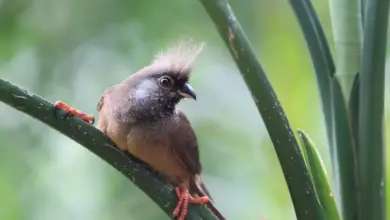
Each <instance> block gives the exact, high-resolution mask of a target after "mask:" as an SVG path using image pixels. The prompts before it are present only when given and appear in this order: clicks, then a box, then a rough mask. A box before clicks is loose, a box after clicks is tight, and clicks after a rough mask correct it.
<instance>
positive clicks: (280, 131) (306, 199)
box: [200, 0, 321, 220]
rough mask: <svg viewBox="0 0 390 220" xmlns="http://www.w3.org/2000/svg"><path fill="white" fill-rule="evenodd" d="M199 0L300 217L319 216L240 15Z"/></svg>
mask: <svg viewBox="0 0 390 220" xmlns="http://www.w3.org/2000/svg"><path fill="white" fill-rule="evenodd" d="M200 1H201V3H202V4H203V6H204V8H205V9H206V11H207V13H208V14H209V16H210V17H211V19H212V20H213V22H214V24H215V25H216V27H217V29H218V32H219V34H220V36H221V37H222V39H223V40H224V41H225V43H226V44H227V46H228V48H229V51H230V53H231V55H232V57H233V59H234V61H235V62H236V64H237V66H238V68H239V70H240V72H241V75H242V77H243V78H244V81H245V82H246V84H247V86H248V87H249V89H250V91H251V93H252V97H253V99H254V101H255V103H256V106H257V109H258V110H259V112H260V114H261V116H262V118H263V121H264V123H265V126H266V128H267V130H268V133H269V135H270V137H271V140H272V142H273V145H274V148H275V151H276V154H277V156H278V158H279V162H280V164H281V166H282V170H283V173H284V176H285V179H286V182H287V185H288V188H289V191H290V195H291V198H292V201H293V205H294V208H295V213H296V215H297V218H298V219H300V220H302V219H311V220H312V219H319V218H320V215H321V213H320V212H319V210H318V209H317V208H316V199H317V197H316V195H315V192H314V190H313V185H312V182H311V180H310V177H309V175H308V169H307V167H306V164H305V162H304V159H303V156H302V154H301V151H300V147H299V145H298V142H297V140H296V138H295V136H294V133H293V131H292V130H291V128H290V125H289V122H288V120H287V118H286V116H285V113H284V111H283V109H282V107H281V106H280V103H279V101H278V99H277V96H276V94H275V92H274V90H273V88H272V86H271V84H270V82H269V81H268V78H267V76H266V74H265V72H264V70H263V68H262V67H261V65H260V64H259V62H258V61H257V60H256V56H255V54H254V52H253V50H252V48H251V46H250V43H249V41H248V39H247V37H246V36H245V34H244V32H243V31H242V29H241V26H240V24H239V22H238V21H237V18H236V17H235V15H234V13H233V11H232V10H231V8H230V6H229V4H228V3H227V1H225V0H200Z"/></svg>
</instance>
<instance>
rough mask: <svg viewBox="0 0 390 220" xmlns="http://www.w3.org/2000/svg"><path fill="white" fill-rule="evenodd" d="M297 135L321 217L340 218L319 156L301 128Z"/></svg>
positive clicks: (334, 219)
mask: <svg viewBox="0 0 390 220" xmlns="http://www.w3.org/2000/svg"><path fill="white" fill-rule="evenodd" d="M298 135H299V137H300V139H301V143H302V146H303V149H304V151H305V155H306V161H307V164H308V166H309V170H310V176H311V178H312V181H313V183H314V188H315V190H316V192H317V196H318V206H319V209H321V211H322V213H323V216H322V217H323V219H332V220H340V219H341V218H340V214H339V212H338V210H337V205H336V200H335V198H334V194H333V192H332V189H331V187H330V184H329V181H328V178H327V173H326V169H325V165H324V163H323V161H322V159H321V156H320V154H319V152H318V151H317V149H316V148H315V146H314V144H313V142H312V140H311V139H310V138H309V136H308V135H307V134H305V133H304V132H303V131H302V130H298Z"/></svg>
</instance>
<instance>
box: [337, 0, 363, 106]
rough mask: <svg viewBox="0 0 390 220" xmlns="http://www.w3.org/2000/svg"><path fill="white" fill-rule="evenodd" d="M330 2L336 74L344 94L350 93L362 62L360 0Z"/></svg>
mask: <svg viewBox="0 0 390 220" xmlns="http://www.w3.org/2000/svg"><path fill="white" fill-rule="evenodd" d="M329 3H330V14H331V21H332V30H333V39H334V44H335V49H336V67H337V72H336V75H337V77H338V79H339V81H340V84H341V88H342V89H343V94H347V95H349V94H350V91H351V87H352V83H353V80H354V78H355V75H356V73H358V72H359V70H360V64H361V55H362V51H361V48H362V42H363V38H362V37H363V33H362V18H361V13H360V12H361V11H360V10H361V8H360V0H330V1H329ZM346 99H349V97H346Z"/></svg>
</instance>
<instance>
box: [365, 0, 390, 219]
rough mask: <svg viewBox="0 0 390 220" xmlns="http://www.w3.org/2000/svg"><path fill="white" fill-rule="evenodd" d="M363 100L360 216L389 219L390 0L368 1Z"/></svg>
mask: <svg viewBox="0 0 390 220" xmlns="http://www.w3.org/2000/svg"><path fill="white" fill-rule="evenodd" d="M366 3H367V6H366V7H367V11H366V17H365V21H364V42H363V59H362V67H361V75H360V79H361V80H360V100H359V144H358V147H359V151H360V152H359V162H360V163H359V166H360V168H359V172H360V173H359V174H360V179H361V201H362V202H361V207H359V212H360V216H359V217H360V219H362V220H366V219H375V220H384V219H386V206H385V203H386V200H385V185H386V184H385V175H386V173H385V159H384V157H385V144H384V130H383V124H384V119H383V117H384V93H385V90H384V82H385V61H386V47H387V27H388V15H389V0H371V1H366Z"/></svg>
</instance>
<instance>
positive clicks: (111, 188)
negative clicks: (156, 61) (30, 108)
mask: <svg viewBox="0 0 390 220" xmlns="http://www.w3.org/2000/svg"><path fill="white" fill-rule="evenodd" d="M230 3H231V6H232V9H233V10H234V12H235V13H236V15H237V18H238V19H239V21H240V23H241V25H242V27H243V29H244V30H245V31H246V33H247V36H248V38H249V39H250V40H251V42H252V45H253V47H254V49H255V52H256V54H257V56H258V58H259V60H260V61H261V63H262V64H263V66H264V68H265V70H266V72H267V74H268V76H269V79H270V81H271V82H272V85H273V86H274V88H275V90H276V92H277V94H278V97H279V99H280V101H281V103H282V105H283V107H284V109H285V111H286V113H287V116H288V118H289V121H290V123H291V125H292V127H293V128H294V129H297V128H300V129H303V130H305V131H306V132H307V133H308V134H309V135H311V137H312V139H313V141H314V142H315V144H316V146H317V147H318V148H319V150H320V153H321V155H322V157H323V159H324V162H325V164H326V166H327V169H328V173H329V176H330V177H331V175H330V172H331V169H330V160H329V153H328V149H327V146H328V144H327V139H326V137H325V129H324V123H323V118H322V113H321V108H320V102H319V99H318V97H319V96H318V90H317V87H316V82H315V77H314V72H313V69H312V65H311V62H310V58H309V55H308V51H307V48H306V45H305V42H304V39H303V36H302V34H301V31H300V28H299V25H298V23H297V20H296V18H295V16H294V14H293V12H292V10H291V8H290V5H289V3H288V1H285V0H272V1H270V0H230ZM313 4H314V6H315V8H316V10H317V13H318V14H319V17H320V20H321V22H322V24H323V26H324V29H325V32H326V35H327V37H328V40H329V42H330V44H331V47H332V51H334V50H333V38H332V30H331V25H330V18H329V7H328V4H329V3H328V2H327V1H320V0H314V1H313ZM183 37H191V38H193V39H195V40H198V41H205V42H206V44H207V46H206V48H205V50H204V52H203V53H202V54H201V55H200V56H199V59H198V60H197V63H196V66H195V69H194V72H193V74H192V85H193V87H194V88H195V89H196V91H197V94H198V97H199V98H198V100H197V101H196V102H194V101H184V102H182V103H180V107H181V109H183V110H184V111H185V112H186V114H187V115H188V117H189V118H190V120H191V122H192V123H193V125H194V127H195V131H196V133H197V136H198V139H199V144H200V154H201V161H202V163H203V166H204V173H203V178H204V180H205V183H206V185H207V186H208V188H209V190H210V192H211V194H212V195H213V197H214V199H215V201H216V204H217V207H218V208H219V209H220V210H221V211H222V212H223V213H224V214H225V215H226V217H228V218H229V219H248V220H249V219H269V220H274V219H275V220H279V219H283V220H285V219H296V218H295V215H294V210H293V206H292V203H291V200H290V196H289V193H288V190H287V186H286V184H285V181H284V177H283V174H282V172H281V168H280V165H279V163H278V159H277V157H276V154H275V151H274V149H273V146H272V144H271V142H270V139H269V136H268V134H267V131H266V130H265V127H264V125H263V122H262V119H261V117H260V115H259V114H258V112H257V110H256V108H255V105H254V102H253V101H252V99H251V96H250V93H249V92H248V89H247V87H246V86H245V84H244V82H243V80H242V79H241V76H240V74H239V71H238V69H237V67H236V66H235V64H234V62H233V60H232V58H231V56H230V54H229V53H228V50H227V49H226V46H225V44H224V43H223V42H222V40H221V38H220V36H219V35H218V33H217V31H216V29H215V27H214V24H213V23H212V22H211V20H210V19H209V17H208V15H207V14H206V12H205V10H204V9H203V7H202V5H201V4H200V3H199V2H198V1H197V0H192V1H190V0H187V1H181V0H164V1H161V0H143V1H141V0H138V1H137V0H54V1H53V0H0V77H1V78H4V79H7V80H10V81H12V82H13V83H16V84H18V85H20V86H22V87H24V88H26V89H28V90H30V91H31V92H34V93H36V94H39V95H40V96H42V97H44V98H45V99H48V100H50V101H53V102H54V101H56V100H63V101H65V102H66V103H69V104H71V105H73V106H76V107H77V108H79V109H81V110H84V111H86V112H89V113H93V114H95V116H97V114H96V110H95V108H96V103H97V101H98V99H99V96H100V94H101V92H102V91H103V90H104V89H105V88H106V87H108V86H110V85H112V84H115V83H118V82H120V81H121V80H123V79H124V78H126V77H127V76H128V75H129V74H131V73H132V72H134V71H136V70H137V69H140V68H142V67H143V66H145V65H147V64H149V63H150V62H151V60H152V59H153V55H154V54H155V52H156V51H158V50H159V49H160V48H162V47H165V46H166V45H167V44H169V43H171V42H174V41H175V40H177V39H179V38H183ZM260 101H261V100H260ZM386 109H388V108H386ZM386 112H389V111H388V110H387V111H386ZM389 122H390V121H389V119H388V117H387V119H386V125H387V127H388V125H389ZM388 134H389V133H388V132H387V135H388ZM0 219H1V220H3V219H4V220H52V219H56V220H65V219H73V220H111V219H127V220H130V219H134V220H138V219H139V220H143V219H145V220H147V219H169V218H168V217H167V216H166V215H165V214H164V213H163V212H162V211H160V209H159V208H158V207H157V206H156V205H155V204H154V203H153V202H152V201H151V200H150V199H149V198H148V197H147V196H146V195H144V194H143V193H142V192H141V191H140V190H139V189H138V188H136V187H135V186H134V185H133V184H132V183H131V182H130V181H128V180H127V179H126V178H125V177H124V176H122V175H121V174H120V173H119V172H117V171H116V170H115V169H114V168H112V167H110V166H109V165H108V164H107V163H105V162H103V161H102V160H101V159H100V158H98V157H97V156H95V155H94V154H92V153H90V152H89V151H88V150H86V149H85V148H83V147H82V146H80V145H78V144H76V143H75V142H73V141H72V140H70V139H69V138H67V137H65V136H63V135H61V134H60V133H59V132H57V131H54V130H52V129H50V128H49V127H48V126H45V125H43V124H42V123H40V122H38V121H36V120H35V119H33V118H30V117H28V116H25V115H23V114H22V113H20V112H18V111H16V110H14V109H11V108H10V107H8V106H6V105H4V104H2V103H0Z"/></svg>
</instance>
